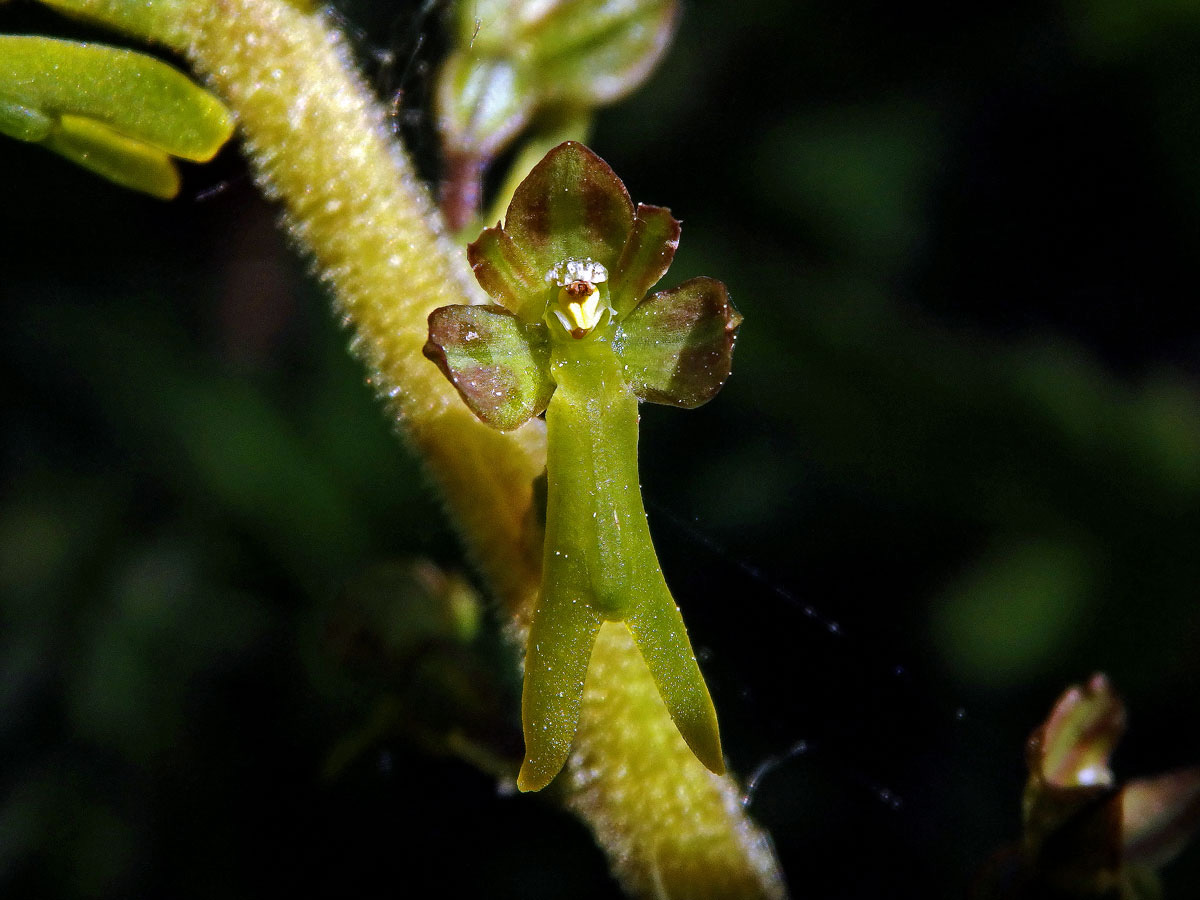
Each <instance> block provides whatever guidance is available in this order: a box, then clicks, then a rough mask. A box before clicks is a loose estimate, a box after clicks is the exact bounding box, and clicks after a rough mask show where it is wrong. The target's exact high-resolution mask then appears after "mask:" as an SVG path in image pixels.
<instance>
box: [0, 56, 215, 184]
mask: <svg viewBox="0 0 1200 900" xmlns="http://www.w3.org/2000/svg"><path fill="white" fill-rule="evenodd" d="M0 94H3V95H4V96H5V97H6V99H7V100H8V101H10V102H12V103H16V104H21V105H24V106H26V107H28V108H29V109H32V110H37V111H39V112H41V113H42V114H44V115H47V116H52V117H57V116H61V115H74V116H78V117H80V118H85V119H92V120H94V121H95V122H97V123H99V124H100V125H102V126H104V127H105V128H107V129H109V130H111V131H113V132H116V133H117V134H120V135H122V136H123V137H125V138H127V139H128V140H130V141H137V142H140V143H143V144H147V145H149V146H150V147H153V148H155V149H157V150H160V151H162V152H163V153H167V154H170V155H171V156H178V157H181V158H183V159H190V160H194V161H196V162H204V161H206V160H208V159H211V158H212V156H213V155H214V154H215V153H216V152H217V150H219V149H220V148H221V145H222V144H224V143H225V141H227V140H228V139H229V136H230V135H231V134H232V133H233V118H232V116H231V115H230V113H229V111H228V110H227V109H226V108H225V107H224V105H222V103H221V101H219V100H218V99H217V98H216V97H214V96H213V95H212V94H210V93H209V92H208V91H206V90H204V89H203V88H201V87H200V86H199V85H197V84H195V83H193V82H192V81H191V80H190V79H189V78H188V77H187V76H185V75H183V74H182V73H181V72H179V71H177V70H175V69H173V68H171V67H170V66H168V65H167V64H166V63H163V62H159V61H158V60H157V59H154V58H152V57H149V56H146V55H145V54H142V53H135V52H133V51H131V50H121V49H118V48H116V47H106V46H104V45H101V44H81V43H77V42H75V41H61V40H55V39H53V38H44V37H31V36H23V35H2V36H0Z"/></svg>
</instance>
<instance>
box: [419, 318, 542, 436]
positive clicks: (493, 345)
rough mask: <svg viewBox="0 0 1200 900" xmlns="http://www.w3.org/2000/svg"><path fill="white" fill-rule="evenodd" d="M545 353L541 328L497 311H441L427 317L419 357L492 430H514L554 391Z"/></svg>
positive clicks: (538, 410)
mask: <svg viewBox="0 0 1200 900" xmlns="http://www.w3.org/2000/svg"><path fill="white" fill-rule="evenodd" d="M549 353H550V351H549V344H548V338H547V335H546V334H545V329H544V328H543V327H542V326H540V325H526V324H525V323H524V322H522V321H521V320H520V319H518V318H517V317H516V316H515V315H513V314H512V313H511V312H509V311H508V310H507V309H504V308H503V307H499V306H443V307H442V308H441V309H435V310H434V311H433V312H432V313H430V314H429V341H428V342H427V343H426V344H425V355H426V356H427V357H429V359H431V360H433V361H434V362H435V363H437V365H438V367H439V368H440V369H441V370H442V372H444V373H445V375H446V377H447V378H449V379H450V381H451V383H452V384H453V385H454V386H455V387H456V388H457V389H458V392H459V394H461V395H462V398H463V400H465V401H466V404H467V406H469V407H470V408H471V412H473V413H475V415H477V416H479V418H480V419H482V420H483V421H484V422H486V423H487V424H488V425H491V426H492V427H493V428H499V429H501V430H504V431H507V430H509V429H511V428H516V427H517V426H519V425H522V424H524V423H525V422H526V421H528V420H529V419H531V418H532V417H533V416H536V415H537V414H538V413H540V412H542V411H543V410H544V409H545V408H546V404H547V403H549V402H550V395H551V394H552V393H553V392H554V383H553V382H552V381H550V377H549V375H548V364H549Z"/></svg>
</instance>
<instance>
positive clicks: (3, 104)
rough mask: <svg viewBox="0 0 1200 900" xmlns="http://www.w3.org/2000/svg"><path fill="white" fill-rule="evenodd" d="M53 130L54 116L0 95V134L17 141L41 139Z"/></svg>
mask: <svg viewBox="0 0 1200 900" xmlns="http://www.w3.org/2000/svg"><path fill="white" fill-rule="evenodd" d="M53 131H54V117H53V116H48V115H46V114H45V113H44V112H42V111H41V110H37V109H31V108H30V107H28V106H26V105H25V104H24V103H18V102H16V101H15V100H10V99H9V98H7V97H3V96H0V134H6V135H8V136H9V137H11V138H16V139H17V140H18V141H35V142H36V141H42V140H45V139H46V138H47V137H48V136H49V135H50V133H51V132H53Z"/></svg>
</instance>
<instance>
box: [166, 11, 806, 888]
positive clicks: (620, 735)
mask: <svg viewBox="0 0 1200 900" xmlns="http://www.w3.org/2000/svg"><path fill="white" fill-rule="evenodd" d="M179 2H180V0H171V3H170V8H171V9H172V10H174V9H179V8H180V6H179ZM182 8H183V10H184V11H183V12H181V13H180V16H181V18H180V19H179V20H178V21H177V22H172V32H171V33H172V36H174V35H176V34H184V35H186V41H181V40H174V39H173V40H172V41H171V42H172V43H174V44H176V45H177V46H180V47H182V48H183V49H184V50H185V52H186V53H187V55H188V56H189V57H190V59H191V60H192V62H193V65H194V66H195V67H196V68H197V70H199V71H200V73H201V74H203V75H204V76H206V77H207V78H208V80H209V82H210V84H211V85H212V87H213V88H214V89H215V90H216V91H217V92H218V93H219V94H221V96H222V97H223V98H224V99H225V100H226V102H227V103H228V104H229V105H230V107H231V108H232V109H233V110H234V111H235V114H236V115H237V117H238V122H239V126H240V129H241V135H242V138H243V141H244V143H245V146H246V149H247V153H248V155H249V156H250V159H251V162H252V164H253V167H254V170H255V173H256V177H257V178H258V181H259V183H260V185H261V187H262V188H263V190H264V191H265V192H266V194H267V196H268V197H271V198H272V199H276V200H278V201H279V202H280V203H281V204H282V206H283V209H284V211H285V220H286V223H287V227H288V231H289V233H290V234H291V236H292V238H293V239H294V240H295V241H296V242H297V243H298V244H299V245H300V246H301V247H302V248H303V249H304V250H305V251H306V252H308V253H309V254H311V256H312V258H313V259H314V261H315V262H316V266H317V269H318V271H319V272H320V274H321V277H322V278H323V279H324V281H325V282H326V283H327V284H328V285H329V287H330V289H331V291H332V292H333V294H334V297H335V298H336V302H337V304H338V308H339V311H340V312H341V314H342V316H343V317H344V320H345V323H346V324H347V325H348V326H349V327H351V328H352V329H353V331H354V338H353V341H352V344H353V347H354V349H355V351H356V352H357V353H358V355H359V356H360V357H361V358H362V359H363V360H364V361H365V363H366V365H367V366H368V368H369V370H370V381H371V383H372V384H373V385H374V386H375V388H376V390H377V391H379V392H380V394H381V395H383V396H384V397H386V398H387V401H388V404H389V408H390V409H391V410H393V411H394V413H395V414H396V416H397V420H398V422H399V425H400V431H401V432H402V433H403V434H404V435H406V436H407V437H408V439H409V440H410V441H411V443H412V445H413V447H414V448H415V449H416V451H417V452H418V453H419V454H420V455H421V456H422V457H423V459H424V460H425V462H426V464H427V467H428V470H429V472H430V473H431V476H432V478H433V480H434V481H435V482H436V484H437V486H438V488H439V490H440V492H441V494H442V496H443V498H444V499H445V502H446V506H447V508H448V510H449V512H450V514H451V516H452V517H453V518H454V520H455V521H456V523H457V525H458V527H459V529H460V532H461V534H462V535H463V538H464V541H465V542H466V544H467V546H468V547H469V548H470V550H471V552H472V553H473V555H474V558H475V561H476V562H477V564H478V565H479V567H480V569H481V571H482V572H483V574H484V575H485V577H486V578H487V579H488V581H489V582H490V585H491V587H492V589H493V591H494V592H495V594H496V596H497V597H498V598H499V599H500V600H501V601H502V602H503V603H504V604H505V605H506V607H507V608H508V610H509V611H510V613H511V614H512V616H513V618H514V621H515V622H516V624H517V626H518V630H519V631H520V632H521V633H522V634H523V633H524V631H525V628H526V626H527V622H528V616H529V613H530V611H531V609H532V606H533V602H534V600H535V599H536V594H537V585H538V582H539V579H540V572H541V546H540V545H541V536H540V533H539V529H538V527H537V525H536V517H535V516H534V514H533V509H532V503H533V492H532V482H533V480H534V478H535V476H537V475H538V474H540V472H541V471H542V468H543V466H544V463H545V435H544V428H543V426H542V424H541V423H540V422H537V421H535V422H532V423H530V424H529V425H527V426H525V427H523V428H521V429H518V430H517V431H514V432H509V433H500V432H496V431H493V430H492V429H490V428H488V427H486V426H484V425H483V424H482V423H480V422H479V421H478V420H476V419H475V417H474V416H473V415H472V414H471V413H470V412H469V411H468V410H467V408H466V407H465V406H464V405H463V403H462V402H461V400H460V399H459V398H458V396H457V395H456V393H455V392H454V389H453V388H452V387H451V386H450V384H449V383H448V382H447V381H446V379H445V378H444V377H443V376H442V374H441V373H440V372H439V371H438V369H437V367H436V366H434V365H433V364H431V363H430V362H429V361H428V360H426V359H425V358H424V357H423V356H422V354H421V348H422V346H423V345H424V343H425V339H426V333H427V324H426V319H427V316H428V314H429V312H430V311H431V310H433V309H434V308H436V307H438V306H442V305H448V304H455V303H464V302H471V301H472V300H473V299H474V298H475V297H476V295H477V294H476V291H477V289H476V288H475V287H474V284H473V282H472V280H471V278H470V272H469V270H468V268H467V266H466V264H465V262H464V259H463V256H462V253H461V251H460V250H459V249H457V248H455V247H453V246H451V244H450V243H449V242H448V240H447V239H446V238H445V236H444V234H443V232H442V225H441V222H440V219H439V216H438V215H437V212H436V210H435V209H434V207H433V204H432V203H431V201H430V198H429V196H428V194H427V192H426V190H425V188H424V187H423V186H422V185H421V184H419V183H418V182H417V180H416V178H415V175H414V173H413V171H412V167H411V165H410V164H409V162H408V160H407V158H406V157H405V156H404V154H403V153H402V151H401V150H400V148H399V147H398V146H396V145H395V143H394V142H393V141H392V139H391V137H390V135H389V132H388V129H387V128H386V127H385V117H384V113H383V111H382V109H381V107H380V106H379V104H378V103H377V102H376V101H375V100H374V98H373V97H372V96H371V95H370V92H369V91H368V90H367V89H366V88H365V86H364V85H363V83H362V82H361V79H360V78H359V77H358V75H357V73H356V72H355V69H354V67H353V65H352V63H351V60H350V54H349V52H348V50H347V48H346V46H345V45H344V43H343V41H342V40H341V38H340V37H339V35H338V34H337V32H336V30H335V29H333V28H332V27H331V26H330V24H329V23H328V22H327V21H326V20H325V19H324V17H322V16H321V15H319V14H310V13H306V12H304V11H303V10H302V9H300V8H298V6H297V5H295V4H290V3H288V2H285V0H211V2H204V0H193V2H188V3H187V5H186V6H185V7H182ZM559 783H560V784H561V788H562V791H563V792H564V794H565V802H566V803H567V804H568V805H569V806H570V807H571V808H573V809H575V810H576V811H577V812H578V813H579V814H580V815H581V816H582V817H583V818H584V819H585V820H586V821H587V822H588V823H589V824H590V825H591V827H592V828H593V830H594V831H595V832H596V835H597V838H598V840H599V841H600V843H601V844H602V846H604V847H605V849H606V850H607V852H608V853H609V854H610V858H611V860H612V864H613V867H614V869H615V870H616V872H617V874H618V876H619V877H620V878H621V879H622V881H623V882H624V883H625V884H626V886H627V887H628V888H629V889H630V890H631V891H633V892H635V893H638V894H642V895H644V896H655V897H662V896H668V897H689V898H697V897H777V896H782V894H783V888H782V883H781V881H780V880H779V876H778V873H777V871H776V868H775V863H774V859H773V857H772V855H771V852H770V849H769V846H768V844H767V842H766V839H765V837H764V836H763V835H762V833H761V832H759V831H758V829H757V828H755V826H754V825H753V824H752V823H751V822H750V821H749V820H748V819H747V818H746V816H745V815H744V814H743V812H742V810H741V808H740V806H739V805H738V804H737V802H736V796H737V790H736V786H735V785H734V783H733V782H732V781H731V780H730V779H728V778H720V777H718V776H715V775H712V774H711V773H709V772H708V771H706V770H705V769H704V767H703V766H702V765H701V764H700V763H699V762H697V761H696V759H695V758H694V757H693V756H692V754H691V752H690V751H689V750H688V749H687V747H686V745H685V744H684V743H683V739H682V738H680V737H679V733H678V731H677V730H676V729H675V726H674V724H673V723H672V722H671V719H670V716H669V715H668V713H667V711H666V708H665V706H664V705H663V703H662V701H661V700H660V699H659V698H658V693H657V690H656V689H655V686H654V682H653V680H652V679H651V677H650V673H649V671H648V670H647V669H646V666H645V664H644V663H643V662H642V660H641V657H640V655H639V654H638V651H637V649H636V648H635V646H634V645H633V643H632V641H631V640H630V639H629V636H628V631H627V630H626V629H625V627H624V626H623V625H612V624H609V625H605V626H604V628H603V629H602V630H601V635H600V640H599V641H598V643H597V645H596V647H595V650H594V652H593V654H592V661H591V667H590V669H589V672H588V675H587V687H586V691H585V695H584V700H583V710H582V715H581V720H580V727H579V732H578V735H577V741H576V750H575V752H574V753H573V755H572V758H571V760H570V761H569V763H568V771H567V773H566V774H565V775H564V776H563V777H561V778H560V779H559ZM397 889H398V890H399V889H400V886H398V887H397Z"/></svg>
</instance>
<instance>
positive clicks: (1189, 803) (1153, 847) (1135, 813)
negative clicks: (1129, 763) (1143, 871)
mask: <svg viewBox="0 0 1200 900" xmlns="http://www.w3.org/2000/svg"><path fill="white" fill-rule="evenodd" d="M1197 824H1200V767H1194V768H1191V769H1180V770H1178V771H1175V772H1168V773H1167V774H1165V775H1157V776H1155V777H1153V778H1136V779H1134V780H1133V781H1130V782H1129V783H1128V784H1127V785H1125V787H1124V789H1123V790H1122V791H1121V840H1122V843H1123V844H1124V852H1125V859H1126V860H1127V861H1130V862H1137V863H1141V864H1143V865H1150V866H1154V867H1155V868H1158V867H1159V866H1162V865H1165V864H1166V863H1168V862H1170V861H1171V859H1172V858H1173V857H1175V856H1176V855H1177V854H1178V853H1179V852H1180V851H1181V850H1182V849H1183V848H1184V847H1185V846H1187V843H1188V841H1189V840H1190V839H1191V837H1192V835H1193V833H1194V832H1195V831H1196V826H1197Z"/></svg>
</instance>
